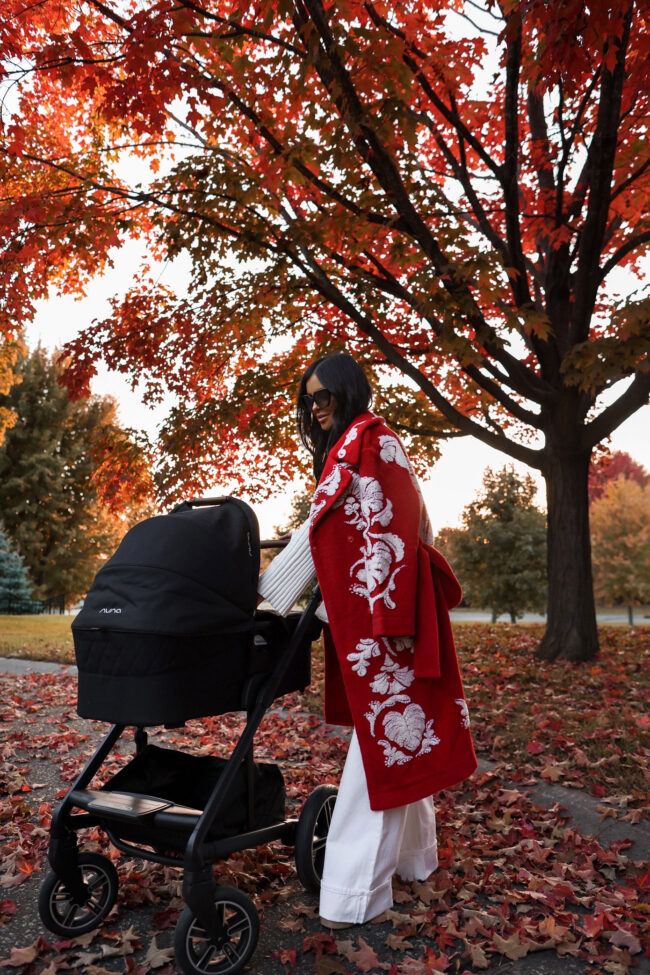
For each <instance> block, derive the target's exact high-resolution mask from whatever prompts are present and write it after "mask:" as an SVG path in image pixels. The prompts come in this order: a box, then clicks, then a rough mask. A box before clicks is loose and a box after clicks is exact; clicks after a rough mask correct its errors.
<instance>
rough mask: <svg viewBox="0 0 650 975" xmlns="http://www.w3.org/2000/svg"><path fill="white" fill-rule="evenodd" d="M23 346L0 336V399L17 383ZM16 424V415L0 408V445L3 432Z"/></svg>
mask: <svg viewBox="0 0 650 975" xmlns="http://www.w3.org/2000/svg"><path fill="white" fill-rule="evenodd" d="M22 348H23V346H22V343H21V342H20V341H16V340H14V341H11V340H8V339H7V338H6V336H4V335H0V397H1V396H6V395H7V393H8V392H9V390H10V389H11V387H12V386H13V385H14V384H15V383H16V382H19V376H18V373H17V372H16V362H17V361H18V356H19V354H20V352H21V350H22ZM15 422H16V414H15V413H13V412H12V411H11V410H10V409H7V407H6V406H0V444H2V442H3V440H4V438H5V431H6V430H7V428H8V427H12V426H13V425H14V423H15Z"/></svg>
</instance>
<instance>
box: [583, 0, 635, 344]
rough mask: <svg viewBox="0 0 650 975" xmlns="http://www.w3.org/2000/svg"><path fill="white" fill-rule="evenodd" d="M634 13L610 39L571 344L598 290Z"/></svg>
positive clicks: (585, 328) (629, 12)
mask: <svg viewBox="0 0 650 975" xmlns="http://www.w3.org/2000/svg"><path fill="white" fill-rule="evenodd" d="M633 12H634V3H633V2H632V3H630V5H629V7H628V10H627V13H626V15H625V19H624V23H623V32H622V36H621V38H620V41H619V40H618V39H617V38H609V39H608V43H610V44H612V43H616V44H617V52H616V65H615V67H614V71H613V72H610V71H608V70H607V69H605V71H603V75H602V84H601V88H600V102H599V105H598V117H597V120H596V131H595V133H594V138H593V142H592V146H591V148H592V150H593V166H592V168H591V171H590V179H589V201H588V203H587V215H586V218H585V222H584V228H583V232H582V237H581V240H580V246H579V249H578V267H577V269H576V273H575V282H574V296H575V301H574V305H573V310H572V316H571V326H570V329H569V338H570V341H571V344H576V343H578V342H584V341H586V339H587V337H588V334H589V325H590V322H591V316H592V313H593V308H594V304H595V301H596V294H597V291H598V282H599V270H598V265H599V262H600V255H601V252H602V248H603V241H604V235H605V231H606V228H607V217H608V214H609V207H610V195H611V191H612V188H611V182H612V175H613V172H614V162H615V159H616V146H617V135H618V125H619V119H620V113H621V100H622V94H623V82H624V80H625V58H626V54H627V45H628V41H629V36H630V27H631V24H632V15H633ZM590 155H591V153H590Z"/></svg>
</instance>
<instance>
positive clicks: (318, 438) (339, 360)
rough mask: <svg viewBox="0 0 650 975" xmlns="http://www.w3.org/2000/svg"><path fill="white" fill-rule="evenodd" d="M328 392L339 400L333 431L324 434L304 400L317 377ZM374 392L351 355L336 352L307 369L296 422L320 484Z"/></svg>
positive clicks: (300, 390)
mask: <svg viewBox="0 0 650 975" xmlns="http://www.w3.org/2000/svg"><path fill="white" fill-rule="evenodd" d="M315 372H317V373H318V379H319V380H320V381H321V383H322V384H323V386H324V387H325V389H329V391H330V393H331V394H332V396H333V397H334V399H335V400H336V408H335V410H334V417H333V421H334V422H333V424H332V428H331V430H322V429H321V425H320V423H319V422H318V420H317V419H316V417H315V416H314V414H313V412H312V411H311V410H308V409H307V407H306V406H305V405H304V403H303V400H302V397H303V396H304V394H305V393H306V392H307V380H308V379H309V378H310V376H313V375H314V373H315ZM371 398H372V390H371V389H370V383H369V382H368V379H367V377H366V374H365V372H364V371H363V369H362V368H361V366H360V365H359V363H358V362H357V361H356V360H355V359H353V358H352V356H351V355H348V353H347V352H332V353H330V354H329V355H324V356H322V357H321V358H320V359H316V360H315V362H312V363H311V365H310V366H308V367H307V369H306V370H305V373H304V375H303V377H302V379H301V380H300V385H299V386H298V401H297V404H296V420H297V423H298V433H299V434H300V439H301V440H302V442H303V443H304V445H305V447H306V448H307V450H309V452H310V453H311V454H312V456H313V458H314V477H315V478H316V480H317V481H318V480H319V479H320V476H321V474H322V473H323V468H324V467H325V461H326V460H327V455H328V453H329V451H330V448H331V447H333V446H334V444H335V443H336V441H337V440H338V439H339V437H340V436H341V435H342V434H343V433H344V432H345V430H347V428H348V427H349V426H350V424H351V423H352V421H353V420H354V418H355V417H357V416H359V414H360V413H365V412H366V410H367V409H368V407H369V406H370V400H371Z"/></svg>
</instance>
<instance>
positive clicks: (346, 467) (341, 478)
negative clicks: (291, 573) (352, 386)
mask: <svg viewBox="0 0 650 975" xmlns="http://www.w3.org/2000/svg"><path fill="white" fill-rule="evenodd" d="M383 422H384V421H383V420H382V419H381V417H379V416H375V414H374V413H361V414H360V416H357V417H355V419H354V420H353V422H352V423H351V424H350V426H349V427H348V428H347V430H346V431H345V433H343V434H342V435H341V437H339V439H338V440H337V441H336V443H335V444H334V446H333V447H332V448H331V450H330V452H329V454H328V456H327V461H326V462H325V467H324V469H323V473H322V475H321V479H320V481H319V482H318V487H317V488H316V491H315V492H314V500H313V501H312V506H311V512H310V515H309V522H310V531H313V530H314V528H315V526H316V525H317V524H318V522H319V521H320V519H321V518H322V517H323V515H324V514H325V513H326V512H327V511H329V510H330V508H331V507H332V506H333V505H334V504H335V503H336V501H337V500H338V499H339V498H340V497H342V495H343V494H345V492H346V490H347V488H348V485H349V484H350V481H351V480H352V471H353V469H354V468H358V467H359V462H360V460H361V442H362V439H363V436H362V435H363V433H364V432H365V431H366V430H367V429H368V428H369V427H373V426H376V425H378V424H383Z"/></svg>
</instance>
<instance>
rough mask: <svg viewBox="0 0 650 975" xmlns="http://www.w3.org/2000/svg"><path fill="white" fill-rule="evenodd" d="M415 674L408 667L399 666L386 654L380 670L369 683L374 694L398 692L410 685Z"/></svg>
mask: <svg viewBox="0 0 650 975" xmlns="http://www.w3.org/2000/svg"><path fill="white" fill-rule="evenodd" d="M414 680H415V674H414V672H413V671H412V670H411V669H410V668H409V667H400V665H399V664H398V662H397V661H396V660H393V659H392V658H391V657H389V656H388V654H386V656H385V657H384V663H383V665H382V668H381V670H380V671H379V673H378V674H377V675H376V677H375V678H374V680H373V682H372V684H371V685H370V687H371V689H372V691H373V692H374V693H375V694H400V693H401V692H402V691H405V690H406V688H407V687H410V686H411V684H412V683H413V681H414Z"/></svg>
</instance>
